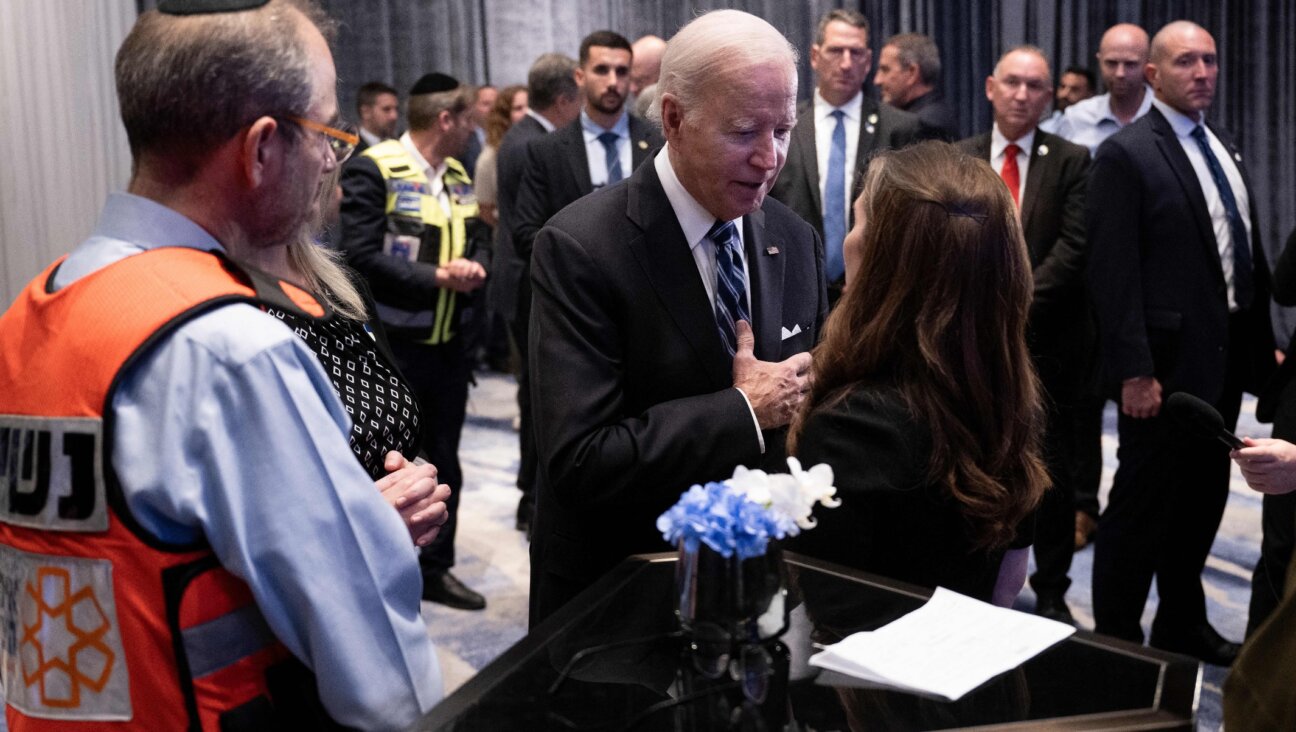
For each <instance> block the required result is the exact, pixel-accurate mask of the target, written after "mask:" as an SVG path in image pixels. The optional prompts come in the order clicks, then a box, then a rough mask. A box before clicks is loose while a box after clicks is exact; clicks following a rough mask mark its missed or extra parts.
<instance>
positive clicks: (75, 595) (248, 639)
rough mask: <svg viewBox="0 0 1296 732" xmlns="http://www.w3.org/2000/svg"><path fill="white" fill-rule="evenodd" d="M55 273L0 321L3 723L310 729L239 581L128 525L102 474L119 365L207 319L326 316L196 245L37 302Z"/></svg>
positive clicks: (282, 651) (278, 647) (115, 489)
mask: <svg viewBox="0 0 1296 732" xmlns="http://www.w3.org/2000/svg"><path fill="white" fill-rule="evenodd" d="M59 264H60V263H59V262H56V263H55V264H54V265H53V266H51V267H50V268H49V269H47V270H46V271H45V272H44V273H42V274H41V275H40V276H38V277H37V278H36V279H35V280H33V281H32V282H31V284H30V285H28V286H27V288H26V289H25V290H24V292H23V293H22V294H21V295H20V297H19V298H18V300H17V301H16V302H15V303H14V305H13V306H12V307H11V308H10V309H9V310H8V311H7V312H6V313H5V314H4V315H3V316H0V651H3V653H0V659H3V662H4V667H3V670H2V673H3V677H4V692H5V695H4V696H5V701H6V715H7V720H8V724H9V729H10V730H12V732H25V731H26V730H77V729H89V728H94V729H140V730H168V731H172V730H217V729H222V719H223V720H224V722H225V725H226V727H224V728H227V729H240V728H249V729H251V728H257V727H258V726H260V727H265V726H268V725H272V724H273V723H274V721H275V720H278V719H283V718H284V717H281V716H277V715H283V714H286V715H287V718H288V719H293V718H296V719H298V720H302V719H316V718H318V716H312V715H320V714H321V713H322V707H321V706H320V704H319V700H318V695H317V694H315V692H314V679H313V676H311V675H310V673H309V671H307V670H306V669H305V667H304V666H303V665H301V664H300V662H298V661H297V660H296V659H295V658H293V657H292V656H291V655H290V654H289V653H288V651H287V649H286V648H284V647H283V645H282V644H280V643H279V642H278V640H277V639H276V638H275V637H274V635H273V634H272V633H271V632H270V629H269V628H268V627H267V626H266V623H265V620H264V618H263V617H262V616H261V613H260V611H259V610H258V609H257V606H256V604H255V603H254V602H253V598H252V596H251V592H250V590H249V589H248V587H247V585H246V584H244V583H243V582H242V581H241V580H239V579H238V578H237V577H235V576H234V575H232V574H230V573H229V572H227V571H226V570H225V569H223V568H222V567H221V566H220V564H219V562H218V561H217V559H216V557H215V555H214V554H213V553H212V552H211V549H210V548H209V547H208V546H207V545H206V543H205V542H203V543H199V544H195V545H187V546H177V545H173V544H168V543H164V542H163V541H161V540H159V539H158V538H157V537H154V536H151V535H150V534H148V533H147V532H145V531H144V530H143V529H142V528H141V527H140V526H139V524H138V523H136V521H135V519H134V518H133V517H132V516H131V513H130V510H129V508H128V507H127V505H126V501H125V499H124V496H123V493H122V489H121V485H120V483H119V482H118V480H117V474H116V472H115V471H114V469H113V463H112V440H113V430H112V412H111V404H112V399H113V394H114V392H115V390H116V386H117V384H118V383H119V380H120V378H121V375H122V374H123V373H125V372H126V370H127V368H129V367H130V366H131V365H132V364H134V363H135V362H136V361H137V360H138V359H139V358H140V357H141V356H142V355H144V354H145V353H146V352H148V351H149V349H150V348H151V347H152V346H153V345H154V344H156V343H158V342H159V341H160V340H161V339H162V338H164V337H165V336H166V335H167V334H168V333H170V332H172V331H173V330H174V329H175V328H176V327H177V326H179V325H181V324H183V323H185V322H187V321H188V320H189V319H191V318H193V317H194V316H196V315H199V314H201V313H204V312H207V311H209V310H211V309H212V308H214V307H217V306H220V305H223V304H228V303H231V302H251V303H262V304H273V305H274V306H275V307H281V308H282V307H288V308H289V309H291V310H293V311H294V312H303V311H305V312H306V313H308V314H310V315H312V316H315V317H324V316H326V311H325V309H324V308H323V307H322V306H321V305H320V304H319V303H318V302H316V301H315V300H314V299H313V298H311V297H310V296H309V295H308V294H306V293H305V292H303V291H301V290H300V289H298V288H295V287H293V286H292V285H289V284H287V283H284V282H282V281H279V280H276V279H274V278H271V277H269V276H268V275H265V274H262V273H257V272H254V271H252V270H250V269H247V270H245V269H242V268H239V267H238V266H236V265H234V264H233V263H232V262H230V261H229V260H227V259H225V258H224V257H222V256H219V255H216V254H213V253H211V252H204V251H200V250H196V249H189V248H183V247H174V248H170V247H168V248H161V249H156V250H152V251H148V252H144V253H141V254H136V255H133V256H129V257H126V258H125V259H122V260H120V261H118V262H116V263H114V264H112V265H109V266H107V267H104V268H103V269H100V270H98V271H96V272H94V273H92V274H89V275H87V276H85V277H83V278H81V279H79V280H77V281H76V282H74V283H72V284H71V285H69V286H67V287H65V288H63V289H61V290H59V291H58V292H50V291H49V285H50V283H52V281H53V277H54V273H55V271H56V270H57V268H58V266H59ZM277 679H278V680H281V681H282V683H281V682H280V681H277ZM302 688H308V689H309V690H310V692H309V693H308V694H302V693H300V690H301V689H302ZM277 689H293V690H294V691H293V692H288V691H283V692H282V693H281V692H279V691H278V690H277ZM290 696H291V697H295V698H292V699H289V698H288V697H290ZM303 699H305V701H303ZM292 707H296V708H292ZM307 707H310V708H307Z"/></svg>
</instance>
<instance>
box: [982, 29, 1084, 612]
mask: <svg viewBox="0 0 1296 732" xmlns="http://www.w3.org/2000/svg"><path fill="white" fill-rule="evenodd" d="M1052 89H1053V80H1052V78H1051V74H1050V73H1049V65H1048V60H1047V59H1046V58H1045V57H1044V54H1043V53H1042V52H1041V51H1040V50H1039V49H1038V48H1035V47H1034V46H1021V47H1018V48H1015V49H1012V50H1010V51H1008V52H1007V53H1005V54H1004V55H1003V57H1002V58H1001V59H1000V60H999V62H998V63H997V64H996V65H995V69H994V73H993V74H992V75H991V76H990V77H988V78H987V79H986V98H987V99H988V100H989V101H990V103H991V106H992V107H993V108H994V126H993V128H992V129H991V130H990V131H989V132H986V133H984V134H981V135H977V136H975V137H970V138H968V139H966V140H963V141H961V142H959V143H958V145H959V147H960V148H962V149H963V150H964V151H965V152H967V153H969V154H971V155H973V156H975V157H978V158H981V159H982V160H985V161H988V162H989V163H990V165H991V166H992V167H993V168H994V169H995V170H996V171H998V172H999V174H1000V176H1001V177H1003V178H1004V182H1005V185H1007V186H1008V188H1009V192H1010V193H1011V194H1012V196H1013V200H1015V201H1017V203H1018V206H1019V208H1020V209H1021V221H1022V230H1023V232H1024V233H1025V235H1026V246H1027V249H1028V250H1029V253H1030V259H1031V268H1032V271H1033V274H1034V277H1035V293H1034V294H1035V298H1034V301H1033V302H1032V304H1031V313H1030V321H1029V326H1028V333H1027V335H1028V343H1029V346H1030V350H1031V357H1032V360H1033V361H1034V363H1035V369H1036V371H1037V372H1038V373H1039V375H1040V381H1041V382H1042V384H1043V386H1044V392H1045V394H1046V396H1047V405H1048V421H1047V425H1046V427H1045V432H1044V457H1045V461H1046V462H1047V464H1048V469H1049V476H1050V477H1051V478H1052V480H1053V486H1052V488H1050V489H1049V491H1048V493H1046V494H1045V496H1044V502H1043V504H1041V506H1040V509H1039V513H1038V514H1037V515H1036V524H1035V567H1036V569H1035V573H1034V574H1033V575H1031V578H1030V581H1031V588H1032V589H1033V590H1035V595H1036V601H1035V612H1036V613H1037V614H1039V615H1042V616H1044V617H1047V618H1050V619H1052V620H1058V621H1061V622H1065V623H1071V624H1074V622H1075V621H1074V619H1073V618H1072V616H1071V611H1070V609H1068V608H1067V605H1066V600H1065V595H1066V590H1067V588H1068V587H1069V586H1070V584H1071V580H1070V579H1069V578H1068V577H1067V572H1068V571H1070V569H1071V554H1072V551H1073V549H1074V541H1075V539H1074V535H1075V488H1074V485H1073V483H1072V476H1073V475H1074V473H1075V460H1076V450H1075V443H1076V438H1075V432H1074V430H1075V426H1074V425H1075V416H1074V410H1075V408H1076V405H1077V403H1078V402H1079V400H1080V397H1081V396H1082V394H1083V389H1084V386H1085V383H1086V375H1087V374H1088V369H1087V368H1086V366H1087V364H1088V358H1087V354H1088V353H1089V352H1090V351H1091V350H1092V348H1093V345H1094V343H1095V340H1096V338H1095V334H1094V333H1093V329H1092V328H1091V327H1090V319H1089V316H1088V310H1087V305H1086V304H1085V300H1084V258H1085V250H1086V243H1085V229H1084V200H1085V185H1086V183H1087V180H1088V170H1089V151H1088V150H1086V149H1085V148H1083V147H1081V146H1080V145H1075V144H1072V143H1070V142H1067V141H1066V140H1063V139H1062V138H1060V137H1057V136H1055V135H1050V134H1048V133H1047V132H1044V131H1043V130H1041V129H1039V127H1038V125H1039V119H1040V115H1041V114H1043V112H1044V109H1045V108H1046V107H1047V106H1048V103H1049V100H1050V99H1051V98H1052Z"/></svg>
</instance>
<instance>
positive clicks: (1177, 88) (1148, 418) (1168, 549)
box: [1087, 21, 1274, 665]
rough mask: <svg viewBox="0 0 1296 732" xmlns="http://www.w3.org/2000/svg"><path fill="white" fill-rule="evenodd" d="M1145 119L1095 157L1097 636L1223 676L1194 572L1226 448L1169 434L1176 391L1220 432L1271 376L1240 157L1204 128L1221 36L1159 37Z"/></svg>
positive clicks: (1217, 641) (1262, 282) (1249, 195)
mask: <svg viewBox="0 0 1296 732" xmlns="http://www.w3.org/2000/svg"><path fill="white" fill-rule="evenodd" d="M1145 72H1146V76H1147V79H1148V82H1149V83H1150V84H1151V85H1152V88H1153V90H1154V92H1155V97H1154V98H1153V102H1152V103H1153V108H1152V110H1151V111H1149V112H1148V113H1147V114H1146V115H1144V116H1143V117H1141V118H1140V119H1139V120H1137V121H1136V122H1134V123H1132V124H1130V125H1129V126H1127V127H1125V128H1123V129H1122V130H1120V131H1119V132H1117V133H1116V134H1115V135H1112V136H1111V137H1109V138H1108V139H1107V141H1106V142H1104V143H1103V144H1102V145H1101V146H1100V147H1099V148H1098V152H1097V154H1096V155H1095V157H1094V165H1093V170H1092V172H1091V174H1090V182H1089V193H1088V209H1087V210H1088V228H1089V241H1090V243H1091V247H1092V263H1091V267H1090V273H1089V275H1090V289H1091V291H1092V293H1093V302H1094V305H1095V308H1096V309H1097V312H1098V319H1099V327H1100V332H1101V336H1102V358H1103V369H1104V376H1105V379H1106V381H1107V383H1108V384H1109V385H1110V386H1111V387H1112V388H1113V390H1114V391H1115V392H1116V393H1117V394H1118V395H1119V401H1120V408H1121V414H1120V423H1119V431H1120V467H1119V468H1118V469H1117V471H1116V478H1115V481H1114V483H1113V485H1112V490H1111V495H1110V500H1109V502H1108V506H1107V510H1105V511H1104V512H1103V514H1102V518H1101V519H1100V521H1099V527H1098V539H1097V542H1095V552H1094V573H1093V583H1094V619H1095V621H1096V625H1097V627H1096V630H1097V631H1098V632H1100V633H1106V634H1108V635H1114V636H1117V637H1120V638H1127V639H1130V640H1134V641H1141V640H1142V639H1143V630H1142V628H1141V627H1140V624H1139V618H1140V616H1141V615H1142V614H1143V606H1144V604H1145V603H1146V601H1147V594H1148V590H1149V587H1150V585H1151V581H1152V577H1153V576H1154V575H1155V576H1156V579H1157V589H1158V593H1159V595H1160V604H1159V605H1158V607H1157V614H1156V620H1155V621H1154V622H1153V624H1152V637H1151V644H1152V645H1153V646H1156V647H1158V648H1163V649H1166V650H1170V651H1177V652H1181V653H1187V654H1191V655H1195V656H1197V657H1198V658H1200V659H1202V660H1204V661H1207V662H1209V663H1215V664H1223V665H1227V664H1229V663H1231V662H1232V661H1233V659H1234V658H1235V657H1236V656H1237V651H1238V646H1237V644H1236V643H1229V642H1228V641H1226V640H1224V639H1223V638H1221V637H1220V636H1219V634H1218V633H1216V632H1215V630H1214V629H1213V628H1212V627H1211V626H1210V624H1209V623H1208V622H1207V619H1206V599H1205V595H1204V593H1203V591H1202V586H1201V572H1202V569H1203V567H1204V566H1205V562H1206V556H1207V554H1208V553H1209V552H1210V547H1211V543H1212V541H1213V540H1214V538H1215V531H1216V530H1217V529H1218V528H1219V522H1220V517H1221V516H1222V515H1223V512H1224V504H1225V502H1226V501H1227V499H1228V482H1229V461H1228V451H1227V449H1226V448H1225V447H1224V446H1222V445H1220V444H1218V443H1216V442H1215V441H1213V440H1206V439H1202V438H1199V437H1196V436H1194V435H1191V434H1179V433H1178V432H1175V431H1172V425H1170V424H1168V423H1167V422H1166V420H1165V418H1164V417H1163V416H1162V415H1161V414H1160V412H1161V404H1162V401H1163V399H1164V398H1165V397H1167V396H1169V395H1170V394H1172V393H1174V392H1176V391H1183V392H1187V393H1189V394H1192V395H1194V396H1196V397H1198V398H1200V399H1202V400H1204V401H1206V402H1207V403H1208V404H1212V405H1214V406H1215V408H1216V409H1217V410H1218V411H1219V412H1220V414H1221V415H1223V417H1224V423H1225V425H1227V426H1228V427H1230V428H1232V426H1233V425H1234V424H1235V423H1236V420H1237V415H1238V411H1239V408H1240V404H1241V397H1242V391H1243V390H1246V391H1251V392H1253V393H1257V392H1258V390H1259V388H1260V387H1261V386H1263V384H1264V383H1265V381H1266V380H1267V378H1268V377H1269V375H1270V374H1271V373H1272V371H1273V368H1274V355H1273V353H1274V341H1273V332H1272V330H1271V325H1270V320H1269V268H1268V267H1267V266H1266V264H1265V259H1264V250H1263V249H1262V248H1261V245H1260V219H1259V216H1258V214H1257V212H1256V208H1255V198H1254V194H1253V192H1252V189H1251V186H1250V185H1248V183H1247V176H1246V170H1245V168H1243V166H1242V156H1241V154H1240V153H1238V152H1237V151H1236V150H1235V149H1234V148H1233V147H1232V146H1231V145H1230V144H1229V143H1228V138H1227V136H1226V135H1225V134H1224V132H1223V131H1222V130H1220V129H1218V128H1216V127H1214V126H1212V125H1210V124H1208V123H1207V121H1206V110H1207V109H1208V108H1209V107H1210V104H1211V102H1212V101H1213V99H1214V95H1215V82H1216V79H1217V78H1218V76H1219V66H1218V56H1217V55H1216V51H1215V40H1214V39H1213V38H1212V37H1211V35H1210V34H1209V33H1208V32H1206V30H1205V29H1203V28H1201V27H1200V26H1197V25H1195V24H1193V23H1189V22H1187V21H1177V22H1174V23H1171V24H1169V25H1167V26H1166V27H1165V28H1162V29H1161V31H1159V32H1158V33H1157V34H1156V36H1155V37H1154V38H1153V39H1152V49H1151V58H1150V60H1149V62H1148V64H1147V66H1146V69H1145Z"/></svg>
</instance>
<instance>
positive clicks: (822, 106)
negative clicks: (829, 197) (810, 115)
mask: <svg viewBox="0 0 1296 732" xmlns="http://www.w3.org/2000/svg"><path fill="white" fill-rule="evenodd" d="M838 109H840V110H841V111H842V112H844V113H845V114H843V115H842V126H843V127H845V128H846V180H845V182H844V183H843V185H842V189H843V190H844V191H845V192H846V200H844V201H842V206H843V207H845V209H846V218H845V220H846V221H850V207H851V203H852V201H851V183H852V182H854V176H855V156H856V154H857V153H858V152H859V138H860V124H861V122H862V120H861V119H860V115H861V114H862V112H863V109H864V92H862V91H861V92H860V93H859V94H856V95H855V96H854V97H853V98H852V99H851V100H850V101H849V102H846V103H845V104H843V105H841V106H840V107H834V106H833V105H831V104H829V103H828V100H826V99H824V98H823V97H822V96H821V95H820V94H819V90H817V89H816V90H815V93H814V125H815V156H816V158H817V159H818V161H819V200H820V201H823V200H824V192H825V191H826V190H827V188H828V155H829V153H830V152H831V151H832V136H833V130H835V129H836V128H837V118H835V117H833V112H834V111H836V110H838ZM824 205H827V203H826V202H825V204H824Z"/></svg>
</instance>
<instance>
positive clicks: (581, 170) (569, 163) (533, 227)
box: [500, 115, 663, 493]
mask: <svg viewBox="0 0 1296 732" xmlns="http://www.w3.org/2000/svg"><path fill="white" fill-rule="evenodd" d="M532 122H534V120H532ZM629 122H630V130H629V131H630V151H631V153H630V154H631V161H632V162H631V170H634V169H635V168H638V167H639V164H640V163H642V162H643V161H645V160H647V159H648V158H649V157H651V156H652V151H653V150H655V149H657V148H658V147H660V146H661V145H662V144H663V140H662V138H661V135H660V134H659V133H658V132H657V130H656V129H654V128H653V127H652V125H649V124H648V123H646V122H644V121H643V120H641V119H639V118H638V117H635V116H633V115H631V117H630V121H629ZM536 126H537V127H538V126H539V125H538V124H537V125H536ZM517 153H518V154H517V157H518V158H520V159H521V162H520V164H518V165H516V166H510V170H509V175H510V177H512V176H516V177H513V178H512V180H510V181H509V185H510V186H512V187H514V190H515V193H514V194H513V202H512V203H513V205H512V208H513V213H512V214H511V215H510V216H509V220H508V222H507V226H508V227H509V232H510V234H511V237H510V238H511V241H512V244H513V246H514V247H515V251H516V253H517V257H518V258H519V259H520V260H521V262H522V272H521V277H520V278H519V280H518V287H517V308H516V312H517V318H516V320H515V321H514V322H515V327H514V339H515V340H516V342H517V344H518V357H519V360H520V362H521V363H520V364H519V365H520V367H521V371H522V373H523V374H526V372H527V371H528V364H529V358H530V349H529V348H528V340H529V338H528V337H527V332H528V328H529V324H530V321H531V245H532V243H533V242H534V241H535V236H536V233H537V232H539V231H540V227H542V226H544V224H545V222H546V221H548V220H549V218H550V217H551V216H553V215H554V214H556V213H558V212H559V211H561V210H562V209H563V208H565V207H566V206H567V205H568V204H570V203H571V202H573V201H575V200H576V199H578V198H580V197H582V196H585V195H587V194H589V193H590V192H591V191H593V190H594V185H593V183H591V182H590V173H589V156H588V155H587V154H586V151H585V132H584V129H583V128H582V127H581V120H580V117H577V118H576V119H575V120H574V121H573V122H571V123H570V124H568V125H566V126H564V127H561V128H559V129H557V130H554V132H553V134H552V135H547V136H546V135H527V137H526V142H525V143H523V144H522V145H521V149H519V150H518V151H517ZM626 172H627V173H628V172H630V171H626ZM503 175H504V171H503V170H501V171H500V186H501V191H502V188H503V180H504V178H503ZM505 225H506V223H505V222H504V221H503V220H502V219H501V221H500V226H501V228H502V227H504V226H505ZM518 404H519V405H520V409H521V412H522V417H521V428H520V434H521V441H522V446H523V447H522V465H521V471H520V472H519V474H518V483H519V485H521V484H522V482H523V481H526V482H527V483H528V485H527V486H525V487H523V488H522V490H523V491H524V492H527V493H532V492H533V489H534V484H535V480H536V455H535V432H534V427H533V423H532V419H533V418H532V409H531V388H530V378H529V375H524V376H520V377H519V378H518Z"/></svg>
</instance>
